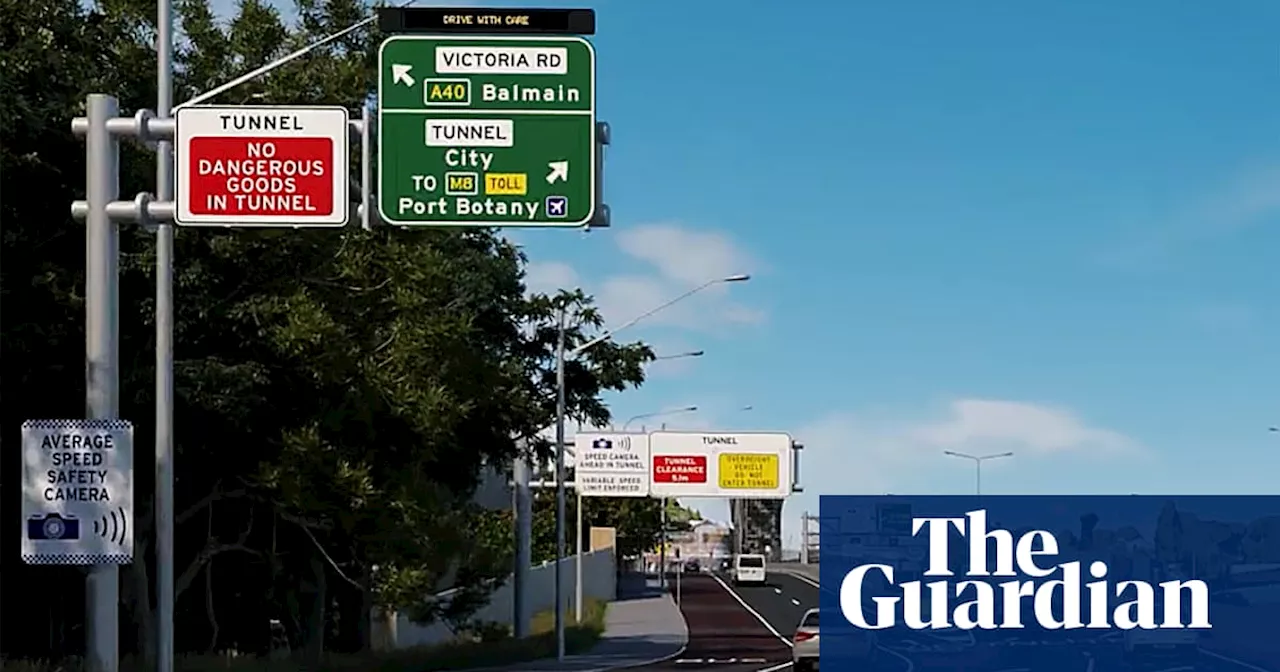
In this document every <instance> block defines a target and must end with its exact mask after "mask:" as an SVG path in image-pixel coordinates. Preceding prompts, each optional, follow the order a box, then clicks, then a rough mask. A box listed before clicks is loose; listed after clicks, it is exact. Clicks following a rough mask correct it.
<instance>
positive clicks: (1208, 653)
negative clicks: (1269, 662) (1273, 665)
mask: <svg viewBox="0 0 1280 672" xmlns="http://www.w3.org/2000/svg"><path fill="white" fill-rule="evenodd" d="M1200 653H1203V654H1204V655H1206V656H1209V657H1210V658H1217V659H1218V660H1221V661H1222V662H1224V663H1231V664H1232V665H1239V666H1240V667H1243V668H1244V669H1246V670H1251V671H1252V672H1269V670H1266V669H1263V668H1261V667H1258V666H1257V665H1253V664H1251V663H1246V662H1244V661H1243V660H1236V659H1235V658H1230V657H1228V656H1224V655H1222V654H1221V653H1214V652H1212V651H1210V650H1208V649H1200Z"/></svg>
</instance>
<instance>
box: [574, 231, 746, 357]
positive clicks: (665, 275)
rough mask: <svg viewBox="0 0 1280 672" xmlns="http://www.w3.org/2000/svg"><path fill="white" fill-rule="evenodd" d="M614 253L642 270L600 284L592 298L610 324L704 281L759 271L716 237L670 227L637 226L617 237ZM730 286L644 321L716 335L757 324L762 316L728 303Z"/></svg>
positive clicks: (720, 236) (717, 234)
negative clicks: (621, 255) (725, 328)
mask: <svg viewBox="0 0 1280 672" xmlns="http://www.w3.org/2000/svg"><path fill="white" fill-rule="evenodd" d="M616 240H617V244H618V248H619V250H621V251H622V252H623V253H624V254H625V255H627V256H628V257H630V258H631V259H633V260H635V261H638V262H640V263H641V264H642V265H643V266H645V267H647V268H646V269H645V270H644V272H641V273H630V274H623V275H616V276H613V277H609V278H606V279H604V280H603V281H602V282H601V283H600V284H599V289H598V291H597V292H596V299H597V301H598V302H599V305H600V310H601V312H602V313H603V314H604V315H605V317H606V319H607V320H609V322H610V323H613V324H617V323H618V322H619V321H625V320H628V319H631V318H633V317H635V316H637V315H640V314H643V313H645V312H648V311H650V310H653V309H654V308H657V307H658V306H661V305H662V304H663V303H666V302H667V301H670V300H672V299H674V298H676V297H677V296H679V295H680V294H681V293H683V292H687V291H689V290H691V289H693V288H695V287H698V286H700V285H702V284H704V283H706V282H709V281H712V280H717V279H720V278H726V277H729V276H731V275H738V274H750V273H752V272H753V271H757V270H759V262H758V261H757V260H756V259H754V258H753V257H752V256H751V255H750V254H748V253H747V252H746V251H745V250H743V249H742V248H741V247H739V246H738V244H737V243H736V242H734V241H733V239H732V238H730V237H729V236H727V235H726V234H723V233H720V232H707V231H696V230H693V229H689V228H686V227H682V226H678V225H675V224H650V225H644V226H637V227H633V228H630V229H627V230H626V231H623V232H621V233H620V234H618V236H617V238H616ZM731 287H732V285H731V284H729V283H725V284H721V285H713V286H711V287H708V288H706V289H704V290H702V291H700V292H698V294H696V295H694V296H691V297H689V298H688V299H686V300H682V301H681V302H679V303H677V304H675V305H673V306H671V307H669V308H664V309H662V311H661V312H658V313H656V314H654V315H653V316H652V317H649V318H647V319H646V321H645V322H646V325H649V326H668V327H677V328H684V329H693V330H697V331H703V332H710V331H718V330H720V329H722V328H724V327H725V326H726V325H742V324H759V323H761V322H763V321H764V320H765V319H766V316H765V313H764V311H762V310H761V309H759V308H755V307H751V306H746V305H743V304H741V303H738V302H736V301H734V300H733V299H732V298H731Z"/></svg>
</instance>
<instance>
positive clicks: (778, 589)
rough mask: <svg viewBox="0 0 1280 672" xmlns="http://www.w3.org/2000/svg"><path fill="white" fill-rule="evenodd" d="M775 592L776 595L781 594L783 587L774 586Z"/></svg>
mask: <svg viewBox="0 0 1280 672" xmlns="http://www.w3.org/2000/svg"><path fill="white" fill-rule="evenodd" d="M773 592H774V594H776V595H781V594H782V589H781V588H774V589H773Z"/></svg>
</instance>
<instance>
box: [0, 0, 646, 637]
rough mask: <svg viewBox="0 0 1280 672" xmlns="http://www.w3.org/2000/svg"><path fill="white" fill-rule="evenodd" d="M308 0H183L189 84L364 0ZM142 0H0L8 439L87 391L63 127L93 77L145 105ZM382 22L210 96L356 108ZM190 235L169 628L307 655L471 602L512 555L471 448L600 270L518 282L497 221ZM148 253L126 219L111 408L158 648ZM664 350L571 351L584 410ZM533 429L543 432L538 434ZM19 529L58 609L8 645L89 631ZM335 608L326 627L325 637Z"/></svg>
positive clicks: (504, 423)
mask: <svg viewBox="0 0 1280 672" xmlns="http://www.w3.org/2000/svg"><path fill="white" fill-rule="evenodd" d="M297 9H298V16H299V21H298V25H296V26H289V25H286V24H285V23H284V22H283V21H282V20H281V18H280V16H279V15H278V13H277V12H276V11H275V10H274V9H272V8H270V7H269V6H267V5H265V4H263V3H261V2H258V1H256V0H246V1H245V2H243V3H241V5H240V7H239V10H238V13H237V15H236V16H235V17H234V18H233V19H232V21H231V22H230V24H229V25H227V26H226V27H222V26H220V25H219V24H218V23H217V22H215V21H214V19H213V17H212V15H211V12H210V10H209V6H208V4H207V2H205V1H204V0H180V2H179V4H178V5H177V13H178V17H179V22H180V26H181V33H182V34H183V35H184V36H185V41H184V43H183V44H182V45H181V47H180V49H179V50H178V66H179V67H178V72H177V79H176V84H177V86H176V88H177V94H176V99H177V100H185V99H187V98H189V97H190V96H192V95H194V94H195V93H197V92H199V91H203V90H207V89H209V88H211V87H213V86H215V85H217V84H220V83H222V82H224V81H227V80H229V79H232V78H233V77H235V76H237V75H239V74H241V73H244V72H248V71H250V70H252V69H254V68H256V67H258V66H259V65H261V64H264V63H266V62H268V61H270V60H272V59H273V58H275V57H277V56H279V55H281V54H283V53H285V52H287V51H290V50H292V49H294V48H296V47H298V46H300V45H302V44H305V43H309V42H312V41H314V40H315V39H317V38H318V37H319V36H321V35H325V34H328V33H332V32H336V31H337V30H339V29H341V28H343V27H346V26H347V25H350V24H352V23H355V22H356V21H357V20H359V19H360V18H362V17H363V16H365V15H366V12H367V11H368V8H367V7H365V6H364V5H362V4H361V3H359V2H354V1H352V0H327V1H326V2H325V3H324V4H323V5H320V4H318V3H315V2H314V1H312V0H304V1H302V2H300V3H299V4H298V7H297ZM153 10H154V5H153V4H150V3H147V4H144V3H141V2H140V1H138V0H109V1H108V0H103V2H102V3H101V4H100V5H98V6H94V7H85V6H82V5H81V4H80V3H78V2H74V1H73V0H38V1H37V2H36V4H35V5H34V6H33V5H32V4H31V3H16V2H14V1H13V0H0V31H2V32H0V34H3V35H4V44H5V45H6V49H5V50H3V54H0V58H2V59H4V60H3V61H0V65H2V66H3V67H4V70H5V72H6V77H5V78H3V79H0V86H3V87H4V88H3V90H2V92H3V93H4V96H3V97H2V98H3V100H0V105H3V107H0V110H3V112H4V114H5V119H6V125H5V126H4V128H3V129H2V131H0V132H3V134H4V135H3V143H0V153H2V158H3V166H0V168H2V170H3V173H2V174H3V178H4V189H3V191H4V200H3V203H2V204H0V208H2V209H0V212H2V213H3V222H4V226H3V241H4V261H5V262H6V263H5V264H4V268H3V277H2V279H0V291H2V292H3V298H4V299H5V300H6V301H7V305H8V306H20V307H21V308H19V309H18V310H17V311H10V312H8V313H6V317H7V318H8V319H7V320H6V322H5V325H4V329H3V334H2V341H0V343H2V345H3V348H4V350H5V354H6V355H7V357H6V358H5V374H6V375H5V376H4V396H5V398H6V400H7V401H9V403H7V404H5V405H4V408H3V410H0V413H2V414H3V424H4V427H5V430H4V435H3V440H4V441H5V442H6V443H9V444H11V443H12V442H13V441H15V440H16V439H17V436H16V433H15V432H16V428H17V427H18V426H19V424H20V423H21V421H22V420H23V419H26V418H33V417H76V416H78V415H79V414H80V413H81V410H80V409H81V408H82V407H83V397H82V393H81V391H82V389H83V387H82V385H83V375H84V374H83V352H84V347H83V327H82V325H83V304H82V298H81V297H82V293H81V292H80V289H79V288H80V287H81V286H82V283H83V271H82V268H83V266H82V264H83V249H84V248H83V238H82V235H83V228H82V226H81V225H80V224H77V223H75V222H72V221H70V218H69V216H68V207H67V206H68V204H69V203H70V201H71V200H73V199H74V198H79V197H81V194H82V193H83V175H84V171H83V145H82V143H80V142H78V141H77V140H76V139H75V138H74V137H72V136H71V134H70V133H69V131H68V129H69V124H70V120H71V118H72V117H74V116H76V114H78V113H80V111H81V109H82V100H83V97H84V95H85V94H87V93H89V92H107V93H114V94H116V95H118V96H119V98H120V101H121V110H122V113H124V114H128V113H131V112H132V111H133V110H136V109H139V108H145V107H150V106H152V105H153V101H154V98H155V89H154V82H153V76H152V73H153V72H154V48H153V46H152V45H153V42H154V40H153V37H152V36H153V35H154V25H153V23H154V16H153V14H152V12H153ZM379 37H380V36H378V35H376V34H374V33H372V32H366V33H360V32H358V31H357V32H356V33H353V34H352V35H351V36H349V37H348V38H346V39H343V40H339V41H337V42H335V43H333V44H331V45H329V46H327V47H325V48H322V49H317V50H316V51H315V52H313V53H312V54H311V55H309V56H308V57H305V58H303V59H301V60H300V62H298V63H295V64H293V65H290V66H286V67H285V68H283V69H281V70H280V71H278V72H276V73H273V74H272V75H270V76H269V77H268V78H266V79H263V80H258V81H255V82H252V83H250V84H246V85H244V86H242V87H239V88H237V89H236V90H234V91H230V92H228V93H227V94H225V95H224V96H223V97H222V99H221V100H222V102H224V103H229V104H236V103H242V102H245V101H248V100H252V101H254V102H255V103H266V104H271V103H279V104H332V105H343V106H347V107H348V108H351V107H355V106H356V105H357V104H359V103H361V102H362V101H363V100H364V99H365V98H366V97H367V96H368V95H369V94H370V92H371V88H372V83H373V81H374V79H373V77H374V72H373V65H374V63H375V59H374V57H373V53H374V52H373V49H374V47H375V46H376V44H377V43H378V39H379ZM11 45H12V48H10V47H11ZM152 162H153V158H152V156H151V155H150V154H148V153H147V152H146V151H145V150H143V149H141V148H136V147H132V146H130V147H129V148H127V149H125V150H124V151H123V153H122V180H121V194H122V197H125V198H127V197H129V196H130V195H131V194H133V193H135V192H138V191H151V190H152V189H153V185H152V180H153V175H154V171H153V163H152ZM178 234H179V235H178V236H177V238H176V240H177V255H176V256H177V272H176V273H175V279H174V284H175V287H174V293H175V297H176V301H175V310H176V320H175V334H174V336H175V341H176V344H177V347H176V348H175V357H176V361H175V367H174V373H175V397H176V408H175V426H176V429H177V445H176V451H177V455H176V459H175V468H176V470H177V487H176V488H175V490H176V492H177V495H178V502H177V510H178V513H177V516H176V523H177V543H176V549H175V555H176V560H177V580H176V592H177V600H178V603H177V608H176V618H175V621H176V623H175V625H176V627H175V630H176V633H177V635H178V638H179V639H178V648H179V650H180V651H204V650H214V649H218V648H224V647H229V646H234V647H236V648H238V649H240V650H242V651H245V650H249V651H252V650H262V649H264V648H265V647H266V646H267V643H268V641H269V639H270V632H269V629H268V625H267V622H268V619H276V620H279V621H281V623H283V624H284V626H285V629H286V631H287V633H288V634H289V637H290V639H291V641H292V644H293V645H294V646H296V647H299V648H304V649H306V650H307V651H308V652H309V653H311V654H312V655H316V654H318V653H319V652H321V651H323V650H326V649H344V648H347V649H349V648H358V647H362V646H365V645H366V644H367V643H368V639H369V638H368V623H367V621H368V615H369V613H370V608H371V607H372V606H374V605H381V606H384V607H388V608H395V609H401V610H404V611H406V612H408V613H410V614H412V615H413V616H414V617H417V618H422V619H431V618H446V619H451V620H455V621H456V620H460V619H463V618H465V612H467V611H468V610H474V608H475V607H476V606H477V605H478V604H479V603H481V602H482V600H483V599H484V598H485V596H486V595H487V591H488V590H491V589H492V587H493V586H494V585H496V583H497V582H499V581H500V580H501V578H502V577H504V576H505V575H506V573H507V572H508V570H509V567H510V540H509V534H508V535H507V538H506V539H504V538H503V536H504V535H503V534H502V533H501V530H502V526H503V525H504V524H505V523H504V520H503V519H502V517H501V516H500V515H496V514H492V513H490V512H484V511H480V510H478V509H476V508H475V507H473V506H470V505H469V504H468V500H469V497H470V494H471V492H472V491H473V489H474V487H475V484H476V480H477V477H478V473H479V471H480V469H481V467H482V466H483V465H485V464H502V463H504V462H505V461H507V460H509V459H510V458H511V457H512V456H513V455H514V454H515V452H516V446H517V442H516V440H517V439H521V438H524V439H529V438H532V437H535V436H537V435H538V433H539V432H540V431H541V430H542V429H543V428H545V427H546V426H547V425H549V424H551V421H552V419H553V418H552V415H553V408H554V394H553V392H554V367H553V366H552V364H553V361H554V360H553V358H554V343H555V340H554V334H555V318H556V312H557V311H558V309H559V308H560V307H561V306H564V307H565V308H566V309H568V310H569V311H570V314H571V316H572V323H571V326H570V330H569V337H570V338H571V339H573V342H575V343H576V342H581V341H583V340H584V339H586V338H587V337H589V335H591V334H594V333H597V332H598V331H599V328H600V320H599V316H598V314H597V313H596V312H595V311H594V309H592V308H591V306H590V299H589V297H587V296H585V295H583V294H582V293H581V292H571V293H563V294H559V295H556V296H553V297H548V296H532V297H529V296H526V291H525V287H524V285H523V266H524V263H525V259H524V258H523V256H522V254H521V253H520V252H519V250H518V249H516V248H515V247H514V246H512V245H511V244H510V243H509V242H508V241H506V240H504V239H503V238H501V237H500V236H499V235H498V234H497V233H496V232H494V231H490V230H469V231H456V230H410V231H406V230H399V229H377V230H375V231H372V232H364V231H360V230H356V229H344V230H342V231H305V230H304V231H294V230H263V231H252V230H239V231H229V232H222V231H204V230H196V231H186V230H182V231H179V232H178ZM153 268H154V248H153V243H152V239H151V236H150V235H149V234H147V233H146V232H144V231H141V230H139V229H138V228H137V227H126V228H125V229H124V230H123V233H122V240H121V292H120V297H121V303H120V314H121V333H120V336H121V338H120V352H121V381H120V382H121V384H120V389H121V404H120V406H121V411H120V413H121V417H125V418H130V419H133V420H134V422H135V426H136V427H137V432H136V444H137V446H139V450H137V451H135V472H136V475H137V476H136V478H137V481H136V483H135V499H136V501H137V502H138V503H139V504H140V505H142V506H141V507H140V511H139V512H138V514H137V515H138V517H137V519H136V525H137V528H138V534H137V548H136V560H135V563H134V565H132V566H130V567H129V568H127V569H126V570H125V571H124V572H122V574H123V575H124V576H123V581H122V583H123V591H122V598H123V599H124V600H125V601H126V602H127V604H128V612H129V614H130V615H131V616H132V618H133V621H134V625H135V628H134V631H135V633H136V637H135V638H134V639H135V641H134V642H132V645H130V644H129V643H127V642H126V645H125V647H124V649H125V651H126V652H128V651H136V652H141V653H149V652H150V651H151V650H152V646H153V645H152V642H151V641H150V637H151V634H152V633H153V632H154V622H155V615H154V604H153V602H154V600H153V596H152V595H151V592H150V585H151V580H152V579H153V572H154V558H153V557H152V553H153V549H152V548H151V543H150V541H151V528H152V526H153V520H152V515H151V513H152V512H151V511H150V510H149V506H147V503H149V502H150V501H151V498H152V488H153V484H152V483H151V482H150V478H149V475H150V474H151V473H152V472H153V469H152V467H153V465H152V464H150V459H149V457H148V456H149V453H150V451H148V450H145V449H144V448H143V447H145V446H149V445H151V442H152V438H153V437H152V436H151V432H150V425H151V423H150V419H151V418H152V408H153V403H154V400H153V398H152V393H153V379H154V370H153V366H154V364H153V362H154V359H153V356H152V349H153V346H154V325H153V323H152V315H153V306H152V299H151V297H152V292H153V288H154V277H153ZM651 358H652V353H651V352H650V351H649V349H648V348H647V347H645V346H643V345H640V344H618V343H613V342H607V343H602V344H600V345H599V346H597V347H595V348H592V349H591V351H589V352H588V353H586V354H585V355H584V357H582V358H579V359H576V360H575V361H574V362H572V363H571V364H570V366H568V367H567V371H566V373H567V380H568V385H567V387H568V398H569V401H570V409H571V413H572V414H573V416H574V417H576V418H585V419H589V420H591V421H598V422H601V423H604V422H607V421H608V417H609V415H608V408H607V407H606V406H605V405H604V404H603V402H602V401H601V400H600V398H599V395H600V393H601V392H602V391H603V390H607V389H613V390H620V389H625V388H626V387H628V386H631V385H638V384H640V383H641V382H642V381H643V368H642V367H643V364H644V363H645V362H646V361H648V359H651ZM549 391H551V392H552V393H551V394H549ZM533 446H534V449H535V450H536V451H538V453H539V454H541V455H545V454H547V452H548V446H547V444H546V442H545V441H533ZM8 454H9V455H10V456H11V457H8V458H5V459H6V460H8V462H5V463H4V465H3V467H2V468H0V477H3V478H4V479H5V485H6V487H5V488H4V491H5V492H9V493H15V492H16V491H17V489H16V488H15V487H13V486H15V485H16V481H15V480H14V476H13V475H14V474H16V473H18V471H19V470H18V469H17V466H18V462H17V460H18V459H19V456H18V451H13V450H10V451H8ZM3 504H4V506H5V507H6V510H9V508H10V507H13V506H16V500H13V499H12V497H10V499H7V500H5V501H4V502H3ZM15 541H16V539H12V538H11V537H4V539H3V540H2V541H0V544H8V546H5V548H7V549H8V550H7V551H6V552H5V553H4V554H3V555H2V556H0V562H3V563H4V572H5V574H6V585H7V586H25V585H31V586H32V588H31V590H37V588H36V587H37V586H38V587H39V588H38V590H39V591H40V593H41V599H40V600H32V599H23V596H22V595H20V594H18V592H19V591H18V589H15V588H9V587H7V588H6V600H5V606H8V605H17V606H22V605H28V604H31V603H33V602H36V603H40V604H52V606H50V607H49V612H48V613H47V618H44V617H41V616H40V615H38V614H24V619H22V623H24V625H25V624H27V623H34V624H35V625H36V626H39V627H32V629H31V630H30V631H28V632H14V633H10V632H6V637H5V640H4V644H5V646H6V647H10V649H9V653H11V654H13V653H27V654H34V655H40V656H47V655H50V654H51V653H54V652H59V653H60V652H71V651H75V650H76V649H77V647H78V646H79V645H80V640H81V638H80V637H79V635H78V634H77V632H76V625H77V623H78V622H79V619H80V617H81V614H82V613H83V610H82V608H81V606H80V599H81V598H80V596H79V590H78V586H79V584H80V581H81V578H80V576H79V574H78V573H77V572H76V571H75V570H69V569H40V568H34V569H33V568H26V567H22V566H19V565H17V564H16V563H15V562H14V559H15V558H16V557H17V553H16V549H15V548H13V546H12V544H13V542H15ZM215 570H216V571H215ZM10 576H13V577H14V578H15V579H17V580H16V581H14V582H13V583H10V582H9V579H8V577H10ZM50 585H52V586H54V589H53V590H54V595H53V597H52V599H50V595H49V594H48V588H47V586H50ZM445 586H456V587H458V588H459V590H458V591H457V593H456V595H457V596H458V597H457V598H456V599H455V600H453V601H451V602H449V603H447V604H440V603H436V602H435V601H433V600H432V599H430V596H431V595H433V594H434V593H436V592H438V590H439V589H441V588H442V587H445ZM334 605H337V606H336V607H335V606H334ZM13 608H16V607H11V608H10V610H11V609H13ZM24 608H26V607H24ZM12 615H14V614H13V612H12V611H10V616H12ZM7 622H8V623H13V622H15V621H14V619H12V618H10V619H9V620H8V621H7ZM48 623H58V624H60V625H61V627H59V628H53V629H50V628H48V627H46V625H47V624H48ZM330 632H336V637H331V638H329V641H326V637H327V636H328V633H330ZM50 633H52V634H50ZM20 646H26V647H28V648H27V649H25V650H17V647H20Z"/></svg>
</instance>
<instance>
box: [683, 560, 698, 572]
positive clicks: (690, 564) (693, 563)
mask: <svg viewBox="0 0 1280 672" xmlns="http://www.w3.org/2000/svg"><path fill="white" fill-rule="evenodd" d="M684 571H686V572H700V571H702V563H700V562H698V560H697V559H696V558H694V559H690V560H686V561H685V563H684Z"/></svg>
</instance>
